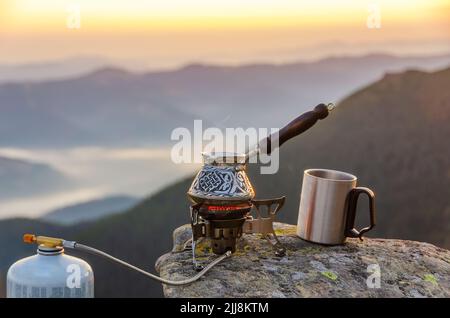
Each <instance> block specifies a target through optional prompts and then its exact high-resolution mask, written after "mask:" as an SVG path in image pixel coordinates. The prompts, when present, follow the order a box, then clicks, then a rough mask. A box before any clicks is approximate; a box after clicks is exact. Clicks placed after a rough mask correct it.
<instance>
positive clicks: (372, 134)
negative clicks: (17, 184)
mask: <svg viewBox="0 0 450 318" xmlns="http://www.w3.org/2000/svg"><path fill="white" fill-rule="evenodd" d="M448 87H450V68H447V69H445V70H442V71H438V72H433V73H425V72H419V71H409V72H404V73H401V74H388V75H386V76H385V77H384V78H383V79H381V80H378V81H376V82H375V83H373V84H371V85H369V86H367V87H365V88H363V89H361V90H359V91H357V92H355V93H354V94H351V95H350V96H348V97H347V98H345V99H344V100H343V101H342V102H340V103H339V106H338V107H337V108H336V109H335V111H333V113H332V114H331V115H330V116H329V117H328V118H327V119H325V120H323V121H321V122H319V123H317V125H316V126H315V127H313V128H312V129H311V130H309V131H308V132H306V133H305V134H303V135H301V136H299V137H298V138H297V139H295V140H292V141H289V142H288V143H287V144H286V145H283V147H282V148H281V158H280V171H279V172H278V173H277V174H275V175H259V173H258V169H257V168H258V167H257V166H251V167H250V175H251V180H252V183H253V184H254V187H255V190H256V193H257V197H259V198H264V197H276V196H279V195H286V196H287V200H286V205H285V206H284V207H283V209H282V210H281V211H280V213H279V215H278V218H279V220H281V221H285V222H289V223H293V224H295V223H296V219H297V211H298V203H299V196H300V189H301V177H302V172H303V170H304V169H307V168H330V169H339V170H344V171H348V172H351V173H354V174H355V175H357V176H358V184H359V185H361V186H368V187H370V188H372V189H373V190H374V191H375V192H376V195H377V197H376V204H377V207H376V208H377V214H378V216H377V227H376V228H375V231H374V232H370V236H380V237H387V238H403V239H414V240H420V241H426V242H431V243H434V244H437V245H438V246H442V247H446V248H449V247H450V237H449V235H448V233H450V228H449V227H450V206H449V201H448V198H449V197H450V193H449V191H450V146H449V142H448V137H449V136H450V125H448V119H449V117H450V91H449V90H448ZM191 182H192V178H188V179H185V180H183V181H181V182H179V183H177V184H174V185H172V186H170V187H168V188H166V189H164V190H162V191H160V192H159V193H158V194H156V195H154V196H152V197H150V198H148V199H145V200H143V201H142V202H141V203H139V204H137V205H136V206H135V207H133V208H132V209H130V210H128V211H126V212H125V213H122V214H116V215H113V216H109V217H105V218H103V219H100V220H98V221H95V222H90V223H81V224H78V225H75V226H72V227H62V226H54V225H50V224H46V223H43V222H40V221H31V220H24V219H12V220H5V221H1V222H0V244H7V248H5V247H3V246H2V247H1V248H0V260H1V263H0V271H1V272H5V271H6V269H7V267H8V266H9V265H10V264H11V263H12V262H13V261H15V260H16V259H17V258H19V257H23V256H26V255H30V254H31V253H34V247H30V246H25V245H24V244H22V243H21V242H20V241H21V238H20V236H21V234H22V233H25V232H35V233H40V234H47V235H55V236H59V237H65V238H67V239H73V240H78V241H80V242H83V243H86V244H89V245H92V246H95V247H97V248H100V249H102V250H105V251H107V252H109V253H112V254H113V255H115V256H117V257H120V258H123V259H125V260H127V261H129V262H131V263H133V264H135V265H137V266H140V267H142V268H145V269H147V270H153V263H154V261H155V260H156V259H157V257H158V256H160V255H161V254H162V253H164V252H166V251H168V250H169V249H170V248H171V243H172V242H171V240H172V231H173V229H175V228H176V227H177V226H179V225H181V224H184V223H188V222H189V209H188V206H189V203H188V200H187V198H186V191H187V189H188V187H189V185H190V183H191ZM358 215H359V217H358V223H360V225H363V224H364V223H365V222H366V220H364V219H365V215H367V208H366V202H364V201H361V202H360V204H359V206H358ZM124 238H126V240H125V239H124ZM1 242H3V243H1ZM5 246H6V245H5ZM79 256H80V257H82V258H83V259H86V260H88V261H89V263H91V264H92V266H93V268H94V272H95V277H96V296H97V297H107V296H116V297H117V296H122V297H133V296H134V297H150V296H161V295H162V293H161V286H160V284H159V283H157V282H153V281H149V280H146V279H144V278H143V277H142V276H141V275H139V274H138V273H133V272H130V271H128V270H126V269H124V268H121V267H119V266H116V265H112V264H110V263H108V262H106V261H105V260H101V259H98V258H96V257H92V256H89V255H79ZM374 257H376V255H375V256H374ZM193 274H194V272H193ZM111 277H114V279H111Z"/></svg>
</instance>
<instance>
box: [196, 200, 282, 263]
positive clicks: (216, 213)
mask: <svg viewBox="0 0 450 318" xmlns="http://www.w3.org/2000/svg"><path fill="white" fill-rule="evenodd" d="M284 201H285V197H281V198H277V199H269V200H250V201H248V202H244V203H238V204H236V203H233V202H229V204H223V203H224V201H220V204H212V203H211V202H208V203H207V204H201V203H200V204H196V205H194V206H191V226H192V256H193V262H194V266H195V267H196V269H201V268H202V267H201V266H199V265H198V263H197V260H196V255H195V247H196V242H197V240H198V239H200V238H207V239H209V240H210V247H211V249H212V251H213V252H214V253H215V254H219V255H220V254H224V253H226V252H227V251H231V252H232V253H234V252H235V251H236V240H237V239H238V238H240V237H241V236H242V233H248V234H252V233H259V234H262V235H263V237H264V238H266V239H267V241H268V242H269V243H270V244H271V245H272V246H273V247H274V249H275V254H276V255H277V256H283V255H284V253H285V248H284V247H283V246H282V244H281V243H280V242H279V240H278V238H277V236H276V234H275V231H274V229H273V222H274V221H275V216H276V213H277V212H278V211H279V210H280V209H281V208H282V206H283V204H284ZM252 208H254V209H253V210H254V211H255V217H253V216H252V215H251V211H252ZM270 236H273V238H274V239H275V243H272V241H271V238H270Z"/></svg>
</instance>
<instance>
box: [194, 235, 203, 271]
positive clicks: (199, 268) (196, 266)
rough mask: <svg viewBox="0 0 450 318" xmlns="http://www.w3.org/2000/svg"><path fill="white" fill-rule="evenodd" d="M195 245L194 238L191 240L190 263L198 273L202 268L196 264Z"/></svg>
mask: <svg viewBox="0 0 450 318" xmlns="http://www.w3.org/2000/svg"><path fill="white" fill-rule="evenodd" d="M196 244H197V242H196V241H195V240H194V238H192V263H193V264H194V270H196V271H197V272H199V271H201V270H202V269H203V268H204V267H203V266H202V265H200V264H199V263H198V261H197V258H196V256H195V246H196Z"/></svg>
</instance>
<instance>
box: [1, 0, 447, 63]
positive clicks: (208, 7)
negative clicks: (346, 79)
mask: <svg viewBox="0 0 450 318" xmlns="http://www.w3.org/2000/svg"><path fill="white" fill-rule="evenodd" d="M78 8H79V17H80V20H79V22H80V28H77V27H74V24H73V22H74V20H73V19H74V18H75V19H76V16H77V10H78ZM374 8H375V9H374ZM377 8H378V9H379V12H380V22H381V26H380V28H368V26H367V20H368V17H369V16H370V15H373V14H374V12H375V11H376V10H377ZM374 10H375V11H374ZM375 13H376V12H375ZM69 26H71V27H69ZM75 26H76V24H75ZM367 52H390V53H397V54H437V53H443V52H450V0H445V1H444V0H434V1H433V0H429V1H427V0H390V1H381V0H380V1H366V0H343V1H339V0H338V1H333V0H314V1H302V0H245V1H244V0H226V1H219V0H215V1H213V0H189V1H188V0H165V1H157V0H147V1H144V0H128V1H123V0H0V63H14V64H18V63H25V62H35V61H47V60H53V59H61V58H66V57H74V56H80V55H83V56H104V57H109V58H112V59H140V60H145V61H146V63H148V65H150V66H152V67H171V66H177V65H179V64H184V63H187V62H192V61H197V62H199V61H201V62H215V63H231V64H233V63H244V62H248V61H273V62H283V61H289V60H297V59H298V60H301V59H315V58H320V57H324V56H328V55H333V54H360V53H367Z"/></svg>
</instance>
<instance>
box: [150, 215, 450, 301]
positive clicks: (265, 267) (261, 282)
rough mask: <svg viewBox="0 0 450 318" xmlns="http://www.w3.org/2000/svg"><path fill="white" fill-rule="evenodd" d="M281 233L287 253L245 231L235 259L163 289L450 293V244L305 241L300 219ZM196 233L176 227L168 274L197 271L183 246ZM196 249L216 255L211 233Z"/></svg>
mask: <svg viewBox="0 0 450 318" xmlns="http://www.w3.org/2000/svg"><path fill="white" fill-rule="evenodd" d="M276 232H277V234H278V235H279V237H280V240H281V242H282V243H283V244H284V245H285V247H286V248H287V253H286V256H284V257H281V258H280V257H277V256H275V254H274V252H273V250H272V247H271V246H270V245H269V244H268V243H267V241H266V240H264V239H261V237H260V236H259V235H244V236H243V237H242V238H241V239H240V240H239V242H238V247H237V251H236V252H235V253H234V254H233V256H232V257H231V258H229V259H225V260H224V261H223V262H222V263H220V264H219V265H217V266H216V267H214V268H213V269H211V271H209V272H208V273H207V274H206V275H205V276H204V277H202V278H201V279H200V280H198V281H196V282H194V283H192V284H190V285H187V286H167V285H164V286H163V287H164V295H165V296H166V297H279V298H281V297H450V251H448V250H445V249H442V248H438V247H436V246H434V245H431V244H428V243H421V242H414V241H403V240H390V239H371V238H365V239H364V241H360V240H359V239H348V240H347V243H346V244H345V245H342V246H322V245H317V244H313V243H309V242H305V241H303V240H301V239H300V238H298V237H297V236H296V235H295V226H293V225H288V224H283V223H276ZM190 236H191V229H190V226H188V225H184V226H182V227H180V228H178V229H176V230H175V232H174V248H173V251H172V252H170V253H168V254H165V255H163V256H161V257H160V258H159V259H158V261H157V263H156V269H157V271H158V272H159V274H160V275H161V276H162V277H163V278H166V279H170V280H181V279H185V278H188V277H191V276H193V275H195V274H196V272H195V271H194V270H193V267H192V260H191V251H183V248H182V247H183V246H184V243H185V242H186V241H187V240H188V239H189V238H190ZM197 251H198V253H199V256H200V257H199V259H200V260H201V261H202V262H204V263H209V262H210V261H211V260H213V259H214V258H215V257H216V256H215V255H212V254H211V253H210V249H209V246H208V242H207V240H203V241H200V242H199V244H198V249H197ZM371 275H372V276H371ZM377 277H380V279H379V288H377V284H376V282H377ZM367 281H369V283H372V284H369V285H368V284H367ZM369 286H370V287H369Z"/></svg>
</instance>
